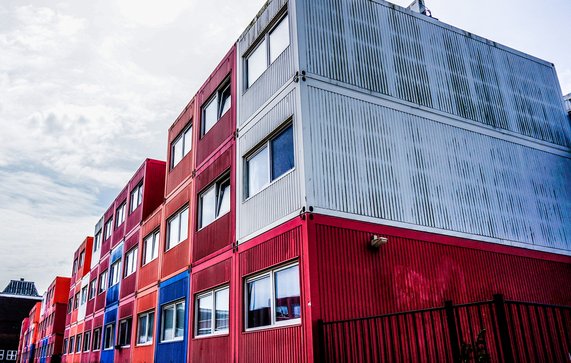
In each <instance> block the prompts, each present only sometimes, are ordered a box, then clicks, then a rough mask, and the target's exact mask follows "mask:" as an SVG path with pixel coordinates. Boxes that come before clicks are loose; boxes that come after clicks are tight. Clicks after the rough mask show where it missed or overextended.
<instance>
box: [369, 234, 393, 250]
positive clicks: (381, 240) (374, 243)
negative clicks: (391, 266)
mask: <svg viewBox="0 0 571 363" xmlns="http://www.w3.org/2000/svg"><path fill="white" fill-rule="evenodd" d="M388 241H389V239H388V238H386V237H380V236H377V235H376V234H374V235H372V236H371V242H370V246H371V248H374V249H379V248H380V247H381V245H384V244H386V243H387V242H388Z"/></svg>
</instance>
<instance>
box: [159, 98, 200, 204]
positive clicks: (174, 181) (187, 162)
mask: <svg viewBox="0 0 571 363" xmlns="http://www.w3.org/2000/svg"><path fill="white" fill-rule="evenodd" d="M194 104H195V102H194V98H193V99H192V100H190V102H189V103H188V105H187V106H186V108H185V109H184V111H183V112H182V113H181V114H180V116H179V117H178V118H177V120H176V121H175V122H174V123H173V125H172V126H171V127H170V129H169V137H168V144H167V165H166V170H167V173H166V182H165V183H166V184H165V196H166V197H167V198H168V197H169V196H170V195H171V193H172V192H174V191H175V189H176V188H177V187H178V186H179V185H180V184H182V183H183V182H184V181H185V180H186V179H187V178H189V177H190V176H191V175H192V172H193V170H194V153H195V152H194V150H195V147H194V145H196V136H195V135H196V123H195V122H194V118H195V115H194V113H195V107H194ZM188 124H192V127H193V133H192V145H193V147H192V150H191V151H190V152H189V153H188V154H187V155H186V156H185V157H184V158H182V160H181V161H180V162H179V163H178V164H177V165H175V167H174V168H172V169H171V144H172V142H173V141H174V139H175V138H176V137H177V136H178V135H179V134H180V133H181V131H183V130H184V128H185V127H186V126H187V125H188Z"/></svg>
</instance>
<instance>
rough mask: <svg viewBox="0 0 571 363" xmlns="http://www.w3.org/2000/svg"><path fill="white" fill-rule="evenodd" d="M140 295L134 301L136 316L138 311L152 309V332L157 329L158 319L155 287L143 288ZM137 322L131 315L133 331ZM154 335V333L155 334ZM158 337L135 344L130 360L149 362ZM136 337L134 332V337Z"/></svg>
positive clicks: (152, 357) (140, 362)
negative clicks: (142, 343) (147, 341)
mask: <svg viewBox="0 0 571 363" xmlns="http://www.w3.org/2000/svg"><path fill="white" fill-rule="evenodd" d="M139 294H141V295H140V296H138V297H137V300H136V302H135V309H136V314H135V315H136V316H138V315H139V314H140V313H143V312H145V311H149V310H153V311H154V312H155V321H154V323H155V328H154V329H153V331H154V332H156V331H157V329H156V323H157V321H158V314H159V312H158V310H157V308H156V307H157V288H156V287H153V288H151V289H149V290H145V291H144V292H142V293H139ZM137 324H138V321H137V319H136V318H135V317H133V325H132V326H133V331H134V332H136V331H137ZM155 335H156V334H155ZM158 338H159V337H154V339H153V342H152V343H151V344H149V345H135V347H134V348H133V352H132V357H131V358H132V360H133V362H139V363H151V362H153V359H154V351H155V344H156V341H157V339H158ZM134 339H136V333H135V338H134Z"/></svg>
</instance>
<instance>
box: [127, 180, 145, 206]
mask: <svg viewBox="0 0 571 363" xmlns="http://www.w3.org/2000/svg"><path fill="white" fill-rule="evenodd" d="M142 202H143V182H140V183H139V184H137V186H136V187H135V188H133V190H131V194H130V197H129V213H133V212H134V211H135V209H137V207H138V206H140V205H141V203H142Z"/></svg>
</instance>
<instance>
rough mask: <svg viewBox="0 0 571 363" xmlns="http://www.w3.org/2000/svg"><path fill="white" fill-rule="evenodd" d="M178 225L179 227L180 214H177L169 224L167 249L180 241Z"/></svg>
mask: <svg viewBox="0 0 571 363" xmlns="http://www.w3.org/2000/svg"><path fill="white" fill-rule="evenodd" d="M178 227H179V219H178V216H175V217H174V218H172V219H171V220H169V224H168V234H169V240H168V243H167V249H169V248H171V247H174V246H176V244H177V243H178Z"/></svg>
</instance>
